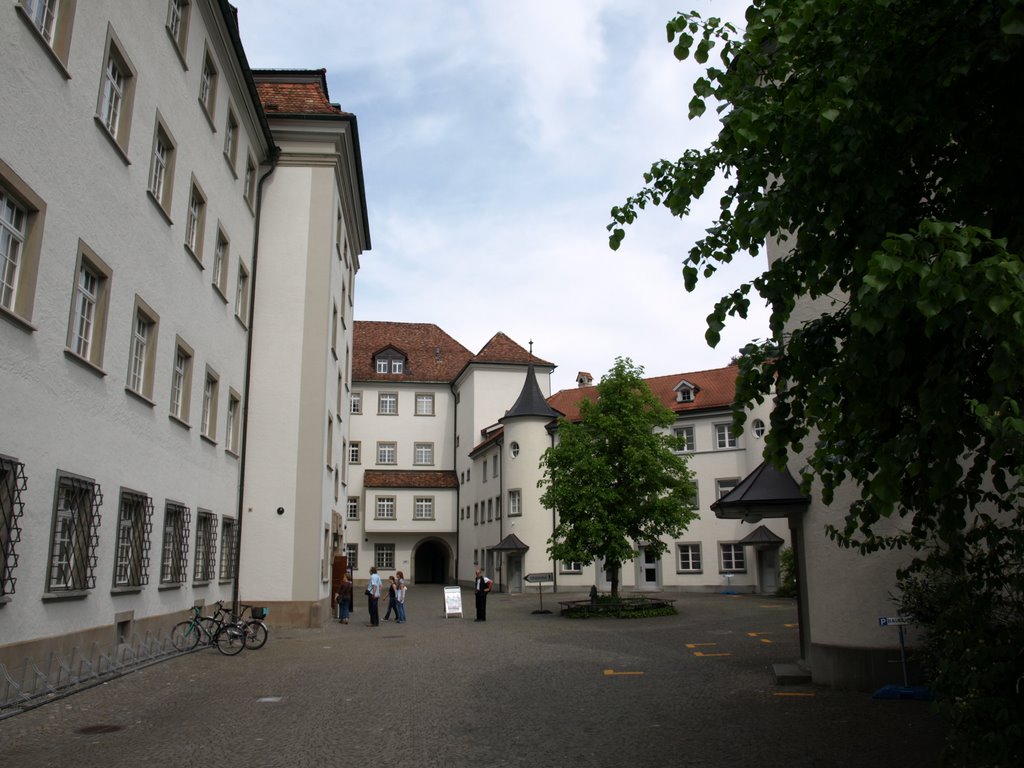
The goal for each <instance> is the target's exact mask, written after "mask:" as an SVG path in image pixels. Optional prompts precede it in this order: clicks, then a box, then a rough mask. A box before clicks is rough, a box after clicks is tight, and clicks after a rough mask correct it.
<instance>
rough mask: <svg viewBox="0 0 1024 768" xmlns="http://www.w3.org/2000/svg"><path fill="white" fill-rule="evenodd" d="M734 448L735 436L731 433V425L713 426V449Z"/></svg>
mask: <svg viewBox="0 0 1024 768" xmlns="http://www.w3.org/2000/svg"><path fill="white" fill-rule="evenodd" d="M735 447H736V435H734V434H733V432H732V424H731V423H730V424H715V448H716V449H718V450H722V449H724V448H735Z"/></svg>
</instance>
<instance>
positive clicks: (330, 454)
mask: <svg viewBox="0 0 1024 768" xmlns="http://www.w3.org/2000/svg"><path fill="white" fill-rule="evenodd" d="M326 459H327V461H326V464H327V469H331V468H332V465H333V460H334V416H332V415H331V412H330V411H328V412H327V451H326Z"/></svg>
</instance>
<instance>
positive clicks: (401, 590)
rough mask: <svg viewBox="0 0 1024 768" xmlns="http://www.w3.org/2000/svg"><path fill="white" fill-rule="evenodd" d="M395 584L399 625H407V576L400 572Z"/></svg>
mask: <svg viewBox="0 0 1024 768" xmlns="http://www.w3.org/2000/svg"><path fill="white" fill-rule="evenodd" d="M396 576H398V581H397V582H395V610H396V611H398V623H399V624H404V623H405V576H404V575H403V574H402V572H401V571H399V572H398V573H397V574H396Z"/></svg>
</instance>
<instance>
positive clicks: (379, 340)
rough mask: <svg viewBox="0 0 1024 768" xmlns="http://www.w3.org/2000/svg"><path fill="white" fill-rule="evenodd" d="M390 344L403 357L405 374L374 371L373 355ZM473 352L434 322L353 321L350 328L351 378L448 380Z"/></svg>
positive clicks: (456, 373)
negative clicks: (404, 359)
mask: <svg viewBox="0 0 1024 768" xmlns="http://www.w3.org/2000/svg"><path fill="white" fill-rule="evenodd" d="M388 347H393V348H394V349H396V350H397V351H399V352H401V353H402V354H403V355H405V357H406V366H405V372H404V373H377V369H376V364H375V362H374V355H376V354H377V353H378V352H380V351H382V350H384V349H387V348H388ZM472 357H473V353H472V352H470V351H469V350H468V349H466V348H465V347H464V346H462V345H461V344H459V342H457V341H456V340H455V339H453V338H452V337H451V336H449V335H448V334H447V333H445V332H444V331H442V330H441V329H440V328H438V327H437V326H436V325H434V324H433V323H391V322H378V321H375V320H356V322H355V324H354V325H353V329H352V379H353V380H354V381H409V382H416V381H419V382H451V381H454V380H455V378H456V377H457V376H458V375H459V372H460V371H461V370H462V369H463V368H464V367H465V366H466V364H467V363H468V362H469V361H470V360H471V359H472Z"/></svg>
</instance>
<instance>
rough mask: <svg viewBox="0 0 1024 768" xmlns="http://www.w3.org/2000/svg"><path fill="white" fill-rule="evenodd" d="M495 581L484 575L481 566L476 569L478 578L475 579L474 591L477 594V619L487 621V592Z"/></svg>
mask: <svg viewBox="0 0 1024 768" xmlns="http://www.w3.org/2000/svg"><path fill="white" fill-rule="evenodd" d="M493 584H494V582H493V581H492V580H491V579H489V578H487V577H486V576H484V572H483V571H481V570H480V568H479V567H477V569H476V579H474V581H473V592H474V593H475V594H476V621H487V593H488V592H490V591H491V586H492V585H493Z"/></svg>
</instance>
